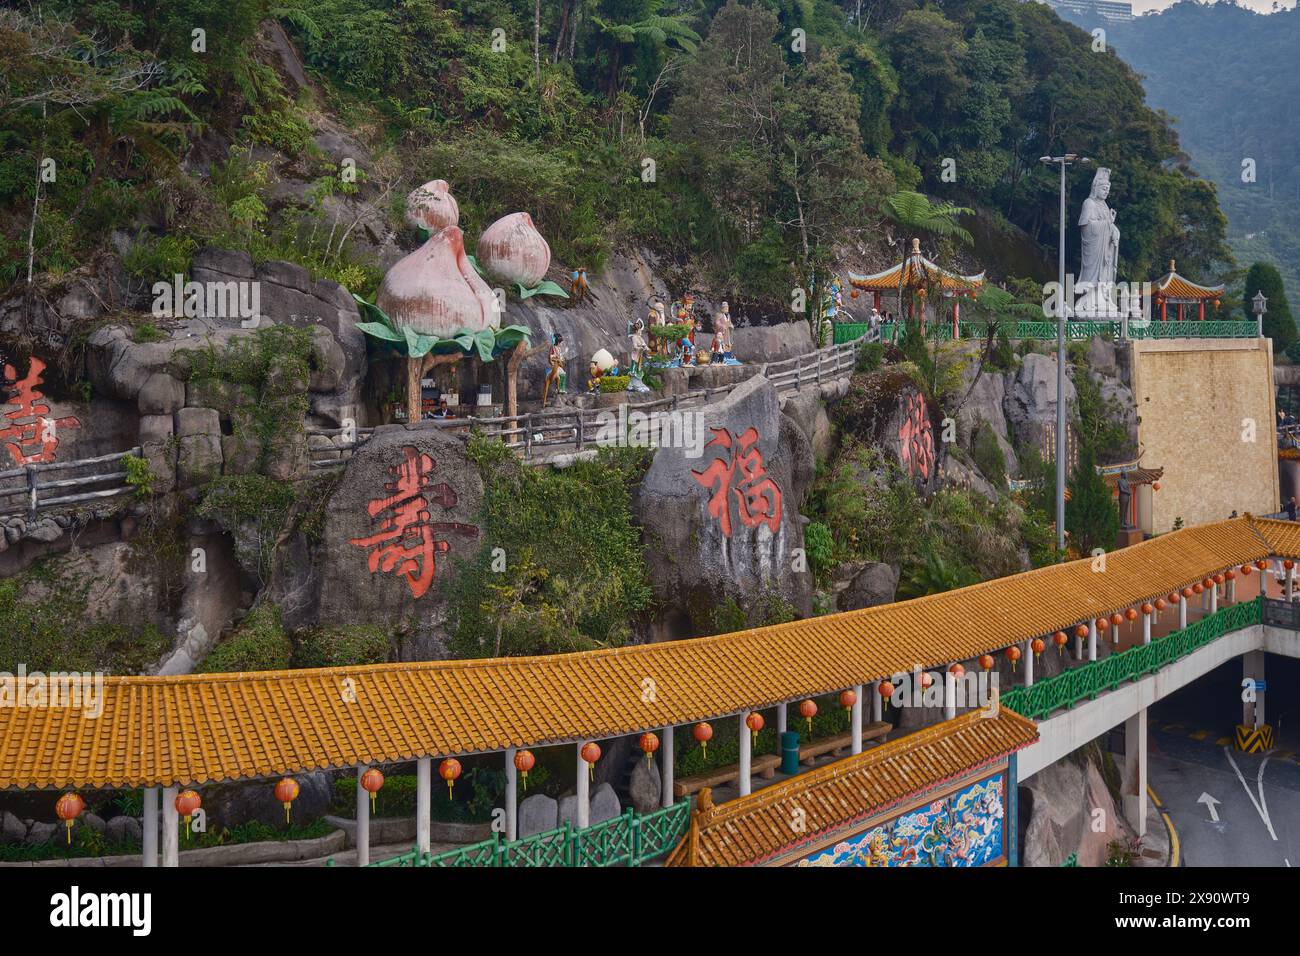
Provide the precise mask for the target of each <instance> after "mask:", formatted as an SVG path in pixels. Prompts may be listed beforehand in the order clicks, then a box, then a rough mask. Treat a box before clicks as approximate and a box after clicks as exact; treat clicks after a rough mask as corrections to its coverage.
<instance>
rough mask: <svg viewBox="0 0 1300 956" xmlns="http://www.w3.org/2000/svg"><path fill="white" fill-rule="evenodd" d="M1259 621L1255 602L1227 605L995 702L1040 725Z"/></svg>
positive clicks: (1014, 688)
mask: <svg viewBox="0 0 1300 956" xmlns="http://www.w3.org/2000/svg"><path fill="white" fill-rule="evenodd" d="M1260 620H1261V610H1260V599H1259V598H1255V599H1254V600H1252V601H1246V602H1243V603H1241V604H1232V605H1229V606H1228V607H1225V608H1224V609H1223V610H1221V611H1217V612H1215V613H1214V614H1210V615H1208V616H1206V617H1203V618H1201V620H1199V621H1197V622H1196V623H1195V624H1192V625H1190V626H1188V627H1186V628H1184V629H1183V630H1181V631H1174V632H1173V633H1172V634H1168V635H1166V636H1165V637H1160V638H1156V639H1155V640H1153V641H1152V642H1151V643H1150V644H1139V645H1138V646H1136V647H1130V648H1129V649H1128V650H1126V651H1120V652H1119V653H1118V654H1111V655H1109V656H1107V657H1104V658H1102V659H1101V660H1098V661H1092V662H1090V663H1088V664H1085V665H1083V666H1082V667H1075V668H1073V669H1071V670H1068V671H1064V672H1062V673H1060V674H1057V675H1056V676H1054V677H1049V678H1047V679H1046V680H1041V681H1038V682H1036V683H1035V684H1033V685H1032V686H1030V687H1013V688H1012V689H1011V690H1009V691H1007V692H1006V693H1005V694H1002V695H1000V696H999V698H998V703H999V706H1001V707H1006V708H1007V709H1008V710H1014V711H1015V712H1016V713H1017V714H1020V715H1021V716H1023V717H1028V718H1029V719H1030V720H1042V719H1043V718H1045V717H1047V716H1048V715H1050V714H1052V713H1054V712H1056V711H1058V710H1062V709H1068V708H1070V707H1073V706H1074V705H1075V704H1077V703H1078V702H1079V701H1081V700H1093V699H1095V698H1096V696H1097V695H1098V694H1100V693H1102V692H1103V691H1109V690H1115V688H1117V687H1119V685H1120V684H1123V683H1125V682H1126V681H1130V680H1137V679H1138V678H1140V677H1145V676H1146V675H1147V674H1151V673H1154V672H1155V671H1158V670H1159V669H1160V668H1162V667H1164V666H1165V665H1166V664H1169V663H1171V662H1172V661H1176V660H1178V659H1179V658H1180V657H1185V656H1186V655H1188V654H1190V653H1191V652H1192V651H1195V650H1197V649H1199V648H1201V647H1204V646H1205V645H1206V644H1210V643H1212V642H1214V641H1216V640H1218V639H1219V638H1220V637H1222V636H1223V635H1224V634H1228V633H1231V632H1232V631H1239V630H1241V629H1242V628H1244V627H1250V626H1251V625H1252V624H1258V623H1260Z"/></svg>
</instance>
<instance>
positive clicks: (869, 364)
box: [853, 342, 885, 375]
mask: <svg viewBox="0 0 1300 956" xmlns="http://www.w3.org/2000/svg"><path fill="white" fill-rule="evenodd" d="M884 361H885V346H884V343H883V342H864V343H863V344H862V348H861V349H859V350H858V360H857V363H856V364H855V365H854V366H853V371H854V373H856V374H860V375H863V374H867V373H870V372H874V371H875V370H876V369H878V368H880V366H881V365H882V364H883V363H884Z"/></svg>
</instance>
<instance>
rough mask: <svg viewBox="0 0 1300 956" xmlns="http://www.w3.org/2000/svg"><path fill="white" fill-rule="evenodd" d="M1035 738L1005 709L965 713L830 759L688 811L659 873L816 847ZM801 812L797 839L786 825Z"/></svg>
mask: <svg viewBox="0 0 1300 956" xmlns="http://www.w3.org/2000/svg"><path fill="white" fill-rule="evenodd" d="M1037 739H1038V731H1037V729H1035V727H1034V725H1033V723H1032V722H1031V721H1029V720H1026V719H1025V718H1024V717H1021V716H1020V715H1019V714H1015V713H1012V712H1011V711H1009V710H1002V711H1000V712H999V714H998V716H997V717H985V716H983V713H982V711H978V710H973V711H971V712H969V713H966V714H962V715H961V716H960V717H956V718H954V719H952V720H945V721H943V722H942V723H939V724H934V725H932V726H929V727H926V728H924V729H922V730H918V731H917V732H916V733H913V734H909V735H908V736H906V737H901V738H899V739H897V740H892V741H890V742H889V743H887V744H882V745H880V746H879V747H873V748H871V749H870V750H866V751H864V752H862V753H860V754H857V755H856V756H853V757H848V758H846V759H844V760H837V761H835V762H834V763H829V764H826V765H825V766H822V767H818V768H817V769H815V770H810V771H808V772H806V773H801V774H799V775H798V776H795V777H791V778H790V779H789V780H785V781H782V782H781V783H778V784H773V785H772V786H770V787H765V788H763V789H762V790H759V791H758V792H757V793H753V794H750V795H749V796H747V797H740V798H739V799H736V800H732V801H730V802H728V803H724V804H722V805H720V806H716V807H712V808H709V809H703V810H701V809H698V808H697V809H696V810H695V811H693V816H692V820H691V825H692V832H690V833H688V834H687V835H686V837H684V838H683V840H682V842H681V843H680V844H679V845H678V846H677V848H676V849H675V850H674V851H673V852H672V853H671V854H669V856H668V859H667V861H666V864H665V865H667V866H745V865H748V864H753V863H759V862H762V861H763V860H764V859H766V858H768V857H771V856H773V855H775V854H777V853H780V852H782V851H784V850H787V849H790V848H791V845H792V844H793V843H795V842H799V843H807V842H812V841H815V840H817V839H818V838H819V837H820V836H822V835H824V834H827V833H828V832H834V831H835V830H838V829H839V828H841V827H843V826H844V825H845V824H848V823H852V822H855V821H858V820H865V819H867V818H870V817H873V816H875V815H877V814H879V813H881V812H883V811H886V810H888V809H890V808H891V807H894V806H896V805H898V804H900V803H902V802H903V801H905V800H907V799H909V798H910V797H912V796H915V795H917V794H920V793H923V792H925V791H926V790H929V789H931V788H933V787H935V786H938V785H939V784H941V783H943V782H944V781H946V780H950V779H953V778H955V777H960V776H962V775H964V774H966V773H967V772H969V771H971V770H974V769H975V768H977V767H980V766H983V765H985V764H988V763H991V762H992V761H994V760H996V759H998V758H999V757H1003V756H1005V755H1007V754H1009V753H1012V752H1013V751H1016V750H1019V749H1020V748H1021V747H1025V746H1028V745H1029V744H1031V743H1033V742H1034V741H1035V740H1037ZM796 810H801V811H803V814H804V816H803V823H804V826H805V829H804V830H803V831H802V839H800V840H798V841H795V840H794V839H792V837H793V835H794V834H793V832H792V830H791V825H790V822H791V820H793V819H795V811H796Z"/></svg>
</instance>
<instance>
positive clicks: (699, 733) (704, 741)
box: [691, 721, 713, 758]
mask: <svg viewBox="0 0 1300 956" xmlns="http://www.w3.org/2000/svg"><path fill="white" fill-rule="evenodd" d="M691 734H692V735H694V737H695V742H696V743H698V744H699V745H700V750H701V751H703V753H704V756H705V757H706V758H707V757H708V756H709V741H710V740H712V739H713V728H712V727H710V726H709V725H708V724H706V723H705V722H704V721H700V722H699V723H698V724H696V725H695V727H694V729H693V730H692V731H691Z"/></svg>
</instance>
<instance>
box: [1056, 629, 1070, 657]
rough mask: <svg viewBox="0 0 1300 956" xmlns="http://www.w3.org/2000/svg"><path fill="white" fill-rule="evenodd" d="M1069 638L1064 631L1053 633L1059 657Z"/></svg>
mask: <svg viewBox="0 0 1300 956" xmlns="http://www.w3.org/2000/svg"><path fill="white" fill-rule="evenodd" d="M1068 640H1069V638H1068V637H1066V636H1065V632H1064V631H1057V632H1056V633H1055V634H1053V635H1052V643H1053V644H1055V645H1056V656H1057V657H1060V656H1061V652H1062V650H1064V648H1065V642H1066V641H1068Z"/></svg>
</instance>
